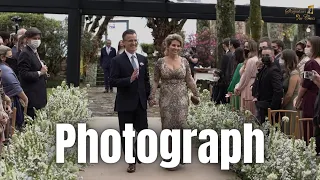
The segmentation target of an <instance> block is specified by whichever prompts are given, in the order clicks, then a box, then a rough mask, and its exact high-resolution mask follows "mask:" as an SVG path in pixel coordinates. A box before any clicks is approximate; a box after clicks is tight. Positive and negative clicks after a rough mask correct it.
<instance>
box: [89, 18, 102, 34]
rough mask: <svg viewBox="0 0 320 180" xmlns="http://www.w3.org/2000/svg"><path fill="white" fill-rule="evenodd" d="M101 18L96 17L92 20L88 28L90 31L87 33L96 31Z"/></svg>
mask: <svg viewBox="0 0 320 180" xmlns="http://www.w3.org/2000/svg"><path fill="white" fill-rule="evenodd" d="M101 18H102V16H96V18H95V19H94V21H93V24H92V26H91V28H90V31H89V32H90V33H95V32H96V29H97V28H98V27H99V21H100V19H101Z"/></svg>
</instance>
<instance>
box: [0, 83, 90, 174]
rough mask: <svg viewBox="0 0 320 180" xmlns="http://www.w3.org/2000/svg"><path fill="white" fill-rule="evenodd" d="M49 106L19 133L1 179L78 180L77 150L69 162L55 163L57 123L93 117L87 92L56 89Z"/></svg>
mask: <svg viewBox="0 0 320 180" xmlns="http://www.w3.org/2000/svg"><path fill="white" fill-rule="evenodd" d="M52 92H53V93H52V95H50V96H49V98H48V104H47V106H46V107H45V108H44V109H42V110H40V111H37V112H36V114H37V117H36V118H35V120H33V121H32V125H27V126H26V128H25V129H24V131H23V132H16V133H15V134H14V135H13V137H12V139H11V142H10V145H9V146H8V147H6V148H4V152H3V154H1V155H2V156H3V158H4V159H3V160H1V161H0V180H7V179H11V180H21V179H26V180H29V179H30V180H32V179H39V180H42V179H43V180H44V179H46V180H51V179H68V180H69V179H70V180H73V179H78V178H79V177H78V176H79V174H78V172H79V168H80V167H81V166H82V165H79V164H77V150H76V147H73V148H70V149H68V150H67V151H66V154H65V159H66V161H65V163H64V164H56V163H55V151H56V148H55V124H56V123H70V124H73V125H76V124H77V123H81V122H86V121H87V120H88V118H89V117H90V116H91V112H90V111H89V110H88V108H87V105H88V99H87V91H86V89H85V88H84V89H80V88H75V87H72V86H71V87H70V88H69V87H67V86H66V83H65V82H63V83H62V85H61V86H59V87H57V88H56V89H53V90H52Z"/></svg>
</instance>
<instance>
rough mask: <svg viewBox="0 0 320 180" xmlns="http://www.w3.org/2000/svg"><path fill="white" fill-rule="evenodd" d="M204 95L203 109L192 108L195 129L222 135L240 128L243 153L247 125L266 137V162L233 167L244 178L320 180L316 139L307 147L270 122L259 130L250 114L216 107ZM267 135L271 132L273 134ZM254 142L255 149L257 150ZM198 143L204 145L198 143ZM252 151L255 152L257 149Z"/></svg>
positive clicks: (260, 179)
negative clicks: (228, 130) (226, 130)
mask: <svg viewBox="0 0 320 180" xmlns="http://www.w3.org/2000/svg"><path fill="white" fill-rule="evenodd" d="M201 96H202V97H201V99H202V102H201V104H200V105H199V106H194V105H191V106H190V110H189V117H188V124H189V125H190V126H191V129H198V131H201V130H203V129H209V128H210V129H213V130H215V131H216V132H217V133H218V135H219V136H220V135H221V134H220V132H221V129H237V130H239V131H240V133H241V134H242V140H241V141H242V144H241V152H243V151H244V147H243V127H244V123H252V124H253V129H261V130H262V131H263V132H264V134H265V146H264V149H265V161H264V163H263V164H255V163H253V164H244V163H243V161H242V160H241V161H240V162H239V163H237V164H231V166H230V167H231V169H232V170H233V171H235V172H236V173H237V174H238V176H239V177H240V178H241V179H244V180H265V179H268V180H278V179H279V180H320V163H319V159H318V158H317V157H316V152H315V140H314V139H313V138H312V139H311V142H310V144H309V145H308V146H307V145H306V143H305V141H303V140H300V139H290V138H289V137H287V136H286V135H285V134H284V133H282V132H280V131H277V130H275V128H274V127H272V126H271V125H270V123H269V122H266V123H264V124H263V125H262V126H260V127H259V125H258V124H257V123H256V122H255V120H254V119H253V117H252V116H251V114H249V112H246V113H240V112H235V111H232V110H231V108H230V107H228V106H226V105H219V106H216V105H214V104H213V103H212V102H211V101H209V100H210V95H209V92H208V91H207V90H204V91H203V93H202V95H201ZM266 132H269V135H267V133H266ZM254 139H255V138H254ZM254 139H253V147H255V141H254ZM219 141H220V138H219ZM197 143H198V144H200V143H203V142H199V141H197ZM220 144H221V142H219V149H220ZM246 148H247V147H246ZM219 152H220V151H219ZM230 152H232V145H230ZM252 152H253V153H255V148H253V150H252ZM253 156H255V155H253ZM253 160H255V157H253Z"/></svg>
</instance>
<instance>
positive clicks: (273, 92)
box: [256, 63, 283, 109]
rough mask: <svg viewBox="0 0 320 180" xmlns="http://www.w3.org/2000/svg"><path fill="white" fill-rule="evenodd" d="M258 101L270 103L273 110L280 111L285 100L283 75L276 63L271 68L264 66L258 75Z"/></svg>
mask: <svg viewBox="0 0 320 180" xmlns="http://www.w3.org/2000/svg"><path fill="white" fill-rule="evenodd" d="M256 83H257V84H256V85H257V87H256V88H257V89H256V90H257V99H258V101H264V102H269V107H270V108H271V109H280V108H281V100H282V98H283V87H282V75H281V73H280V69H279V68H278V67H277V65H276V64H275V63H272V64H271V66H270V67H266V66H264V67H263V68H262V69H261V71H260V72H259V73H258V80H257V82H256Z"/></svg>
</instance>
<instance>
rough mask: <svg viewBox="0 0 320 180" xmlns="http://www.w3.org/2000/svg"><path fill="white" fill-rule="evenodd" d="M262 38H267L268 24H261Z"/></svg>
mask: <svg viewBox="0 0 320 180" xmlns="http://www.w3.org/2000/svg"><path fill="white" fill-rule="evenodd" d="M262 37H268V23H267V22H263V28H262Z"/></svg>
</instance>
